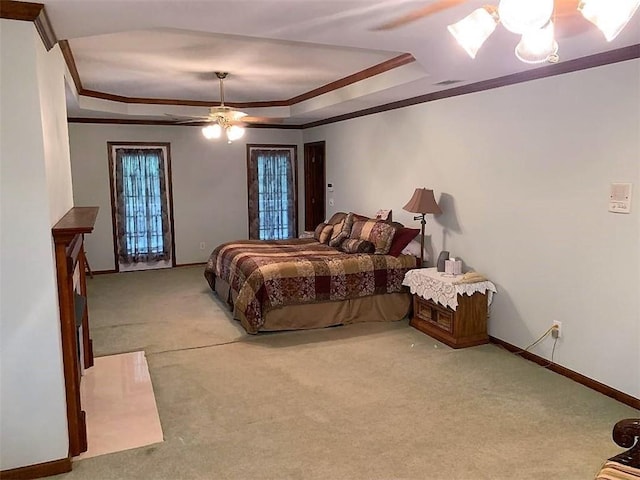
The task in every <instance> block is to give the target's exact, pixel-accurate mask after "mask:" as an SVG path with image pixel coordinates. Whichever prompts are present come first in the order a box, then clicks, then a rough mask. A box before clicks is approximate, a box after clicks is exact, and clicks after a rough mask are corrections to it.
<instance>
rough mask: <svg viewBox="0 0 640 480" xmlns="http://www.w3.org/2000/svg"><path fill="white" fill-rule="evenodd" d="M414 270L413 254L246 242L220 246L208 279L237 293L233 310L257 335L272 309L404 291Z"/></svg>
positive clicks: (312, 243)
mask: <svg viewBox="0 0 640 480" xmlns="http://www.w3.org/2000/svg"><path fill="white" fill-rule="evenodd" d="M415 266H416V258H415V257H413V256H411V255H400V256H399V257H393V256H390V255H372V254H347V253H343V252H340V251H339V250H337V249H335V248H333V247H329V246H328V245H324V244H322V243H319V242H317V241H316V240H314V239H312V238H311V239H309V238H300V239H292V240H268V241H265V240H242V241H236V242H230V243H225V244H222V245H220V246H219V247H217V248H216V249H215V250H214V251H213V253H212V254H211V256H210V257H209V261H208V263H207V266H206V268H205V273H204V275H205V278H206V279H207V281H208V282H209V285H210V286H211V288H212V289H215V279H216V278H221V279H222V280H224V281H225V282H227V283H229V285H231V288H233V289H234V290H235V291H236V292H238V297H237V299H236V302H235V312H236V314H237V315H239V316H240V318H241V320H242V319H244V320H245V321H244V322H243V324H245V325H249V326H250V327H251V328H250V329H248V331H249V330H250V331H249V333H256V332H257V331H258V330H259V329H260V327H261V326H262V325H263V324H264V318H263V316H264V314H265V313H266V312H267V311H268V310H269V309H271V308H275V307H279V306H283V305H293V304H303V303H314V302H321V301H327V300H346V299H350V298H357V297H365V296H368V295H374V294H378V293H395V292H401V291H403V288H404V287H403V286H402V280H403V278H404V274H405V273H406V272H407V271H408V270H410V269H411V268H415Z"/></svg>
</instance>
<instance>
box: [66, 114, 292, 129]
mask: <svg viewBox="0 0 640 480" xmlns="http://www.w3.org/2000/svg"><path fill="white" fill-rule="evenodd" d="M67 122H68V123H94V124H101V125H156V126H157V125H164V126H171V127H203V126H205V125H208V124H209V123H210V122H207V121H204V120H203V121H202V122H193V123H188V124H185V123H181V124H177V123H176V122H173V121H171V120H139V119H129V118H89V117H69V118H67ZM245 128H274V129H278V130H299V129H300V128H301V127H300V125H290V124H280V123H249V124H247V125H245Z"/></svg>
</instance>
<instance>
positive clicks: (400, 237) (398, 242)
mask: <svg viewBox="0 0 640 480" xmlns="http://www.w3.org/2000/svg"><path fill="white" fill-rule="evenodd" d="M419 234H420V229H419V228H406V227H403V228H399V229H398V230H396V234H395V235H394V236H393V240H392V241H391V248H390V249H389V253H388V255H393V256H394V257H397V256H398V255H400V253H401V252H402V250H404V247H406V246H407V245H409V242H411V240H413V239H414V238H416V237H417V236H418V235H419Z"/></svg>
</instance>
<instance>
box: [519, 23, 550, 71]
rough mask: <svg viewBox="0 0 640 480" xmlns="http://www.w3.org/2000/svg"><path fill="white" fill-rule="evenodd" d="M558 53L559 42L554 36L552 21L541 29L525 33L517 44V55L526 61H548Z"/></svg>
mask: <svg viewBox="0 0 640 480" xmlns="http://www.w3.org/2000/svg"><path fill="white" fill-rule="evenodd" d="M557 53H558V42H556V40H555V38H554V33H553V22H552V21H549V22H548V23H547V24H546V25H545V26H544V27H542V28H541V29H539V30H536V31H534V32H529V33H525V34H523V35H522V39H521V40H520V43H518V45H517V46H516V57H518V59H519V60H520V61H523V62H525V63H542V62H546V61H547V59H548V58H549V57H550V56H551V55H555V54H557Z"/></svg>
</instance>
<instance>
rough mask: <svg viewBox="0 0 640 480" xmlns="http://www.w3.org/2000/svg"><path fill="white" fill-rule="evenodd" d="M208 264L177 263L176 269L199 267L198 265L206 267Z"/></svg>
mask: <svg viewBox="0 0 640 480" xmlns="http://www.w3.org/2000/svg"><path fill="white" fill-rule="evenodd" d="M206 264H207V262H193V263H176V265H175V266H176V268H180V267H197V266H198V265H206Z"/></svg>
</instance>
